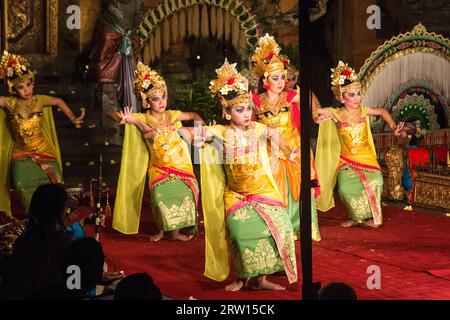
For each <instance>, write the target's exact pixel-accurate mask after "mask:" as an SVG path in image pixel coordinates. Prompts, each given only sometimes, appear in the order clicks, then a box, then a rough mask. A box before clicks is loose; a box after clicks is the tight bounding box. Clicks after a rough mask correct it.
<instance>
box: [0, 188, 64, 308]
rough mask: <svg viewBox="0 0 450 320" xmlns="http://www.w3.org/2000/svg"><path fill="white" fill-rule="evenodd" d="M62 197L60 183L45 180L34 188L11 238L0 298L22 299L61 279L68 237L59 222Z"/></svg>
mask: <svg viewBox="0 0 450 320" xmlns="http://www.w3.org/2000/svg"><path fill="white" fill-rule="evenodd" d="M66 201H67V192H66V190H65V188H64V187H63V186H62V185H59V184H46V185H42V186H40V187H38V188H37V189H36V191H35V192H34V194H33V197H32V199H31V203H30V208H29V212H28V217H27V222H26V225H25V230H24V232H23V233H22V234H21V235H20V236H19V237H18V238H17V240H16V241H15V243H14V246H13V251H12V254H11V257H10V258H9V259H8V263H7V265H6V266H5V270H4V274H3V279H2V284H1V287H0V297H1V298H3V299H23V298H25V297H26V296H27V295H28V294H29V293H31V292H35V291H38V290H40V289H42V288H46V287H48V286H51V285H54V284H58V283H61V280H62V279H61V273H60V272H59V270H60V267H61V263H62V259H63V257H64V253H65V251H66V249H67V248H68V246H69V244H70V241H71V237H70V234H69V233H68V232H67V231H66V229H65V226H64V223H63V221H64V210H65V207H66Z"/></svg>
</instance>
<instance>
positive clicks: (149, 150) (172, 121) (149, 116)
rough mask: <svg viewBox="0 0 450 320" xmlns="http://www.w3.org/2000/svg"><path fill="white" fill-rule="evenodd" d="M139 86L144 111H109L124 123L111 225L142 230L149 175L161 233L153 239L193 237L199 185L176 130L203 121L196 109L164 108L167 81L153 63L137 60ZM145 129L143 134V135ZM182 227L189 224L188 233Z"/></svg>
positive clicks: (137, 83)
mask: <svg viewBox="0 0 450 320" xmlns="http://www.w3.org/2000/svg"><path fill="white" fill-rule="evenodd" d="M134 85H135V91H136V94H137V95H139V96H140V97H141V98H142V106H143V113H133V114H131V113H130V109H128V108H127V109H126V111H125V113H122V112H121V113H114V114H111V117H112V118H114V119H116V120H117V121H121V123H122V124H126V123H128V124H132V125H127V126H126V127H125V137H124V144H123V151H122V163H121V167H120V175H119V182H118V188H117V196H116V202H115V207H114V217H113V227H114V228H115V229H116V230H118V231H120V232H123V233H126V234H135V233H138V229H139V217H140V213H141V206H142V197H143V193H144V187H145V181H146V175H147V174H148V178H149V187H150V192H151V203H152V209H153V215H154V218H155V222H156V225H157V227H158V233H157V234H155V235H152V236H151V237H150V240H151V241H158V240H160V239H162V238H163V236H164V232H165V231H171V232H172V238H173V239H176V240H182V241H186V240H189V239H191V238H192V233H193V231H194V230H195V226H196V221H197V203H198V202H197V200H198V185H197V180H196V178H195V175H194V171H193V167H192V162H191V157H190V154H189V150H188V147H187V144H186V143H185V142H184V141H183V139H182V138H181V137H180V135H179V134H178V132H177V129H179V128H180V127H181V122H180V121H183V120H195V121H201V122H203V120H202V118H201V117H200V116H199V115H198V114H197V113H193V112H192V113H191V112H181V111H177V110H166V107H167V86H166V82H165V81H164V79H163V78H162V77H161V76H160V75H159V74H158V73H157V72H156V71H155V70H151V69H150V67H148V66H146V65H144V64H143V63H140V62H139V63H138V65H137V68H136V71H135V82H134ZM143 133H145V137H144V136H143ZM180 229H186V230H185V231H186V232H185V233H191V235H187V234H184V233H181V232H180Z"/></svg>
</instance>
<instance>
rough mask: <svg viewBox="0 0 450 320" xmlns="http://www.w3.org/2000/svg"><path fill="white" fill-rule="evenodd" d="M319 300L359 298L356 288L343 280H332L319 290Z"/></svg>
mask: <svg viewBox="0 0 450 320" xmlns="http://www.w3.org/2000/svg"><path fill="white" fill-rule="evenodd" d="M319 300H357V296H356V292H355V290H354V289H353V288H352V287H350V286H349V285H348V284H345V283H343V282H330V283H329V284H327V285H326V286H325V287H323V288H322V290H320V292H319Z"/></svg>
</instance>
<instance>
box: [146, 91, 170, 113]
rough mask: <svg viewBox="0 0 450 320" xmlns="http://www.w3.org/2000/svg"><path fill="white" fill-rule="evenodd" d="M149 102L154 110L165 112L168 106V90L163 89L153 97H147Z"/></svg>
mask: <svg viewBox="0 0 450 320" xmlns="http://www.w3.org/2000/svg"><path fill="white" fill-rule="evenodd" d="M147 102H148V104H149V105H150V109H151V110H152V111H153V112H157V113H160V112H164V111H165V110H166V107H167V92H165V91H161V92H160V93H156V94H155V95H153V96H152V97H150V98H147Z"/></svg>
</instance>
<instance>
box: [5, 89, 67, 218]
mask: <svg viewBox="0 0 450 320" xmlns="http://www.w3.org/2000/svg"><path fill="white" fill-rule="evenodd" d="M35 97H37V103H38V104H39V105H40V106H42V107H43V110H42V112H43V115H42V132H43V134H44V136H45V138H46V140H47V142H48V143H49V144H50V146H51V148H52V150H53V153H54V154H53V156H55V157H56V159H57V161H58V164H59V167H60V169H61V172H62V164H61V152H60V149H59V144H58V137H57V134H56V128H55V122H54V120H53V113H52V109H51V108H50V107H45V106H47V104H48V102H49V100H50V99H51V98H52V97H50V96H44V95H36V96H35ZM3 99H4V101H5V104H6V105H7V108H6V109H11V108H12V107H13V106H14V105H15V101H16V99H18V98H16V97H3ZM9 125H10V124H9V119H8V116H7V114H6V110H1V111H0V211H4V212H6V213H7V214H8V215H11V199H10V196H9V189H10V162H11V156H12V150H13V147H14V141H13V138H12V135H11V131H10V128H9Z"/></svg>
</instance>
